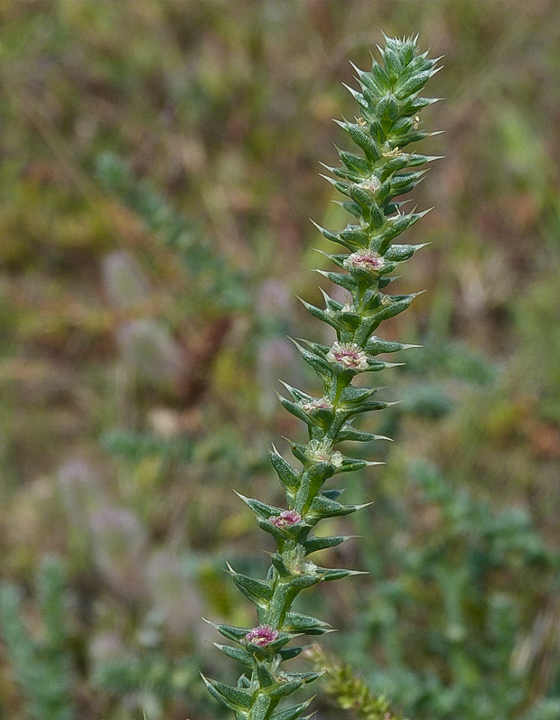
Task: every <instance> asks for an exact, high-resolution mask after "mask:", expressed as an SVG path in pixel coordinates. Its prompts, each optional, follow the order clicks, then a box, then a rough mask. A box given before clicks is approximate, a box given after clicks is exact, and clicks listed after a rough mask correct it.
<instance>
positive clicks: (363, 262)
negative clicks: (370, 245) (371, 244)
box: [344, 249, 385, 275]
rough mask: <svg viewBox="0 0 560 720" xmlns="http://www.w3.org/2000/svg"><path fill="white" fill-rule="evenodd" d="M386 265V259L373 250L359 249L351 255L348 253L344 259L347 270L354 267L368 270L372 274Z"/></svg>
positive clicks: (375, 273)
mask: <svg viewBox="0 0 560 720" xmlns="http://www.w3.org/2000/svg"><path fill="white" fill-rule="evenodd" d="M384 266H385V260H384V259H383V258H382V257H381V256H380V255H378V254H377V253H376V252H373V250H366V249H364V250H357V251H356V252H353V253H352V254H351V255H348V257H347V258H346V260H345V261H344V267H345V268H346V269H347V270H351V269H352V268H358V269H360V270H366V271H367V272H369V273H371V274H372V275H377V273H378V272H379V271H380V270H381V269H382V268H383V267H384Z"/></svg>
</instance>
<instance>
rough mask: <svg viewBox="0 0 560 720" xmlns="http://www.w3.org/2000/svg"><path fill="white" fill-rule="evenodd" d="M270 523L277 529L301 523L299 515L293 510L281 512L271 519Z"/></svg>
mask: <svg viewBox="0 0 560 720" xmlns="http://www.w3.org/2000/svg"><path fill="white" fill-rule="evenodd" d="M270 522H271V523H272V525H275V526H276V527H277V528H285V527H290V525H295V524H296V523H298V522H301V515H300V514H299V513H298V512H296V511H295V510H283V511H282V512H281V513H280V515H274V516H273V517H271V518H270Z"/></svg>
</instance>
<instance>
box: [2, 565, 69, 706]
mask: <svg viewBox="0 0 560 720" xmlns="http://www.w3.org/2000/svg"><path fill="white" fill-rule="evenodd" d="M38 590H39V610H40V614H41V618H42V621H43V633H42V637H41V638H40V639H34V638H33V637H32V636H31V635H30V633H29V631H28V629H27V627H26V624H25V623H24V621H23V619H22V608H21V604H22V603H21V596H20V593H19V591H18V589H17V588H16V587H15V586H14V585H11V584H9V583H2V585H0V629H1V631H2V636H3V638H4V640H5V642H6V647H7V650H8V654H9V657H10V659H11V661H12V664H13V666H14V669H15V673H16V676H17V679H18V681H19V683H20V685H21V687H22V689H23V692H24V694H25V696H26V699H27V704H26V710H27V712H28V716H29V718H30V720H31V719H33V720H47V718H48V720H72V718H74V717H75V716H76V714H75V709H74V701H73V697H72V687H73V683H74V680H75V677H74V672H73V668H72V655H71V652H70V649H69V631H68V625H67V622H66V620H67V617H66V606H67V602H66V601H67V599H68V598H67V593H66V589H65V587H64V571H63V567H62V564H61V562H60V561H59V560H58V559H56V558H54V557H51V558H47V559H46V560H45V562H44V563H43V565H42V567H41V570H40V573H39V576H38Z"/></svg>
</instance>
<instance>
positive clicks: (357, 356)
mask: <svg viewBox="0 0 560 720" xmlns="http://www.w3.org/2000/svg"><path fill="white" fill-rule="evenodd" d="M327 360H328V361H329V362H336V363H338V364H339V365H342V366H344V367H345V368H348V369H349V370H367V367H368V360H367V355H366V354H365V352H364V351H363V350H362V348H361V347H360V346H359V345H356V343H340V342H334V343H333V346H332V347H331V349H330V350H329V352H328V353H327Z"/></svg>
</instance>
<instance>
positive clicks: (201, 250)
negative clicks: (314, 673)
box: [0, 0, 560, 720]
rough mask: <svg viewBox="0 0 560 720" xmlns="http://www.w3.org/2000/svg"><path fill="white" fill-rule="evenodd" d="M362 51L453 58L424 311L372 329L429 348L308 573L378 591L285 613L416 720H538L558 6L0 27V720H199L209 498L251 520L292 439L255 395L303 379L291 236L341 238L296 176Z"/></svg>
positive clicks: (122, 18) (326, 139)
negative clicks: (332, 536)
mask: <svg viewBox="0 0 560 720" xmlns="http://www.w3.org/2000/svg"><path fill="white" fill-rule="evenodd" d="M380 30H383V31H384V32H385V33H387V34H388V35H391V34H394V35H410V34H413V33H416V32H418V33H420V43H421V45H422V46H423V47H426V48H427V47H429V46H431V47H432V52H433V53H434V54H435V55H440V54H443V55H445V61H444V63H445V68H444V70H443V71H442V72H441V73H439V74H438V75H437V76H436V77H435V78H434V80H433V81H432V87H431V92H432V94H434V95H437V96H441V97H443V98H445V101H444V102H442V103H438V104H436V105H435V106H434V107H433V108H432V109H430V110H429V111H428V117H427V119H426V125H427V127H429V129H432V128H434V129H443V130H445V134H444V135H442V136H438V137H437V138H433V139H431V140H429V141H425V144H424V147H423V152H426V153H433V154H445V155H446V159H444V160H442V161H440V162H439V163H437V165H435V166H434V168H433V169H432V171H431V172H430V174H429V176H428V178H427V180H426V182H425V183H424V184H423V185H422V186H420V188H419V189H418V191H417V192H416V193H415V201H416V202H418V203H419V206H420V208H425V207H430V206H435V210H434V211H433V212H432V213H430V214H429V215H428V216H427V217H426V218H425V219H423V220H422V222H421V223H419V224H418V225H416V226H415V227H414V229H413V230H410V231H409V232H410V234H409V236H408V237H409V240H408V241H414V240H415V239H416V240H417V241H422V242H425V241H429V242H431V243H432V244H431V245H430V247H428V248H426V249H425V250H423V251H422V252H421V253H419V254H418V255H417V256H416V257H415V259H414V262H413V263H410V265H409V266H408V267H407V274H406V277H404V278H403V279H402V280H400V281H399V285H400V286H401V287H402V288H403V291H415V290H417V289H424V288H425V289H426V290H427V292H426V293H425V294H424V295H422V297H421V298H419V300H417V301H416V303H415V304H414V305H413V307H412V308H411V310H410V311H409V312H407V313H406V314H404V315H403V316H399V318H397V319H395V320H393V321H391V323H388V325H389V328H388V329H387V330H386V332H390V334H391V335H393V336H394V337H397V336H398V337H399V339H401V340H403V341H405V342H418V343H421V344H422V345H423V346H424V349H423V350H415V351H410V353H409V354H408V356H407V357H406V360H407V362H408V364H407V366H406V367H404V368H401V369H395V370H392V371H390V374H389V375H387V377H386V378H384V380H383V382H384V383H386V384H387V385H388V386H389V388H388V390H387V391H385V392H386V395H387V397H390V398H391V399H395V398H400V399H403V400H404V402H403V403H402V404H401V405H399V406H396V407H395V408H394V409H393V410H392V411H391V412H389V411H387V412H386V413H385V416H384V417H381V418H380V419H379V420H377V418H376V419H375V422H376V423H381V425H379V424H377V425H376V426H375V429H376V431H380V432H383V433H387V434H389V435H391V436H392V437H394V439H395V441H396V442H395V443H393V444H391V447H390V448H387V449H386V450H385V451H384V452H385V456H384V457H383V458H379V459H384V460H387V463H388V464H387V467H386V468H385V469H381V470H379V469H376V470H374V471H371V470H370V471H368V473H367V474H365V475H364V476H363V477H361V478H357V479H356V481H353V482H351V483H350V484H349V487H348V489H347V491H346V494H347V495H348V496H349V497H348V499H349V500H350V501H352V500H356V501H367V500H371V499H374V500H375V504H374V506H372V508H371V509H370V510H369V511H367V512H369V514H367V513H366V512H365V513H364V514H363V517H362V518H358V516H356V518H357V520H356V522H357V523H358V526H359V530H358V531H359V532H360V534H361V535H363V536H364V537H363V540H361V541H359V542H356V543H354V544H352V545H350V546H349V548H348V549H346V547H345V549H344V550H333V551H329V552H330V557H328V558H326V561H327V562H332V563H333V564H334V565H337V564H338V563H337V561H336V556H337V553H338V552H344V553H346V556H345V559H344V563H345V564H348V565H350V566H353V567H357V568H363V567H366V568H368V569H369V570H370V573H371V576H370V577H368V578H366V579H361V580H357V581H356V580H355V581H353V582H352V583H349V584H347V585H346V586H345V589H344V592H343V593H342V594H340V593H339V591H338V588H336V587H334V588H330V587H329V588H326V589H325V590H323V589H321V590H320V591H319V592H318V593H317V596H316V597H315V598H314V599H313V600H310V601H309V602H310V603H324V604H325V605H326V606H327V607H326V608H325V613H324V614H325V616H329V617H332V618H333V624H334V625H335V626H337V627H339V628H341V632H340V633H338V634H337V636H334V635H333V636H329V641H330V643H329V645H330V647H331V648H333V649H335V650H337V651H338V652H339V653H340V654H341V655H342V656H343V657H344V658H345V659H347V660H348V661H351V662H352V663H353V664H354V665H355V666H356V667H357V668H359V669H362V671H363V672H364V675H365V676H366V679H367V680H368V681H370V682H371V683H372V685H373V687H374V689H375V690H376V691H377V692H384V693H386V694H388V695H389V697H391V698H392V699H394V700H395V702H396V704H397V706H402V707H403V708H404V709H405V711H406V713H407V714H408V715H409V716H410V717H411V720H415V719H418V720H420V719H424V718H425V719H426V720H428V718H430V720H456V718H457V717H461V718H465V719H469V720H470V718H473V720H475V718H476V720H479V719H480V718H486V717H488V718H490V717H491V718H492V720H502V719H503V720H513V719H514V718H523V719H524V720H548V719H549V718H550V720H555V719H556V718H557V717H558V716H559V713H560V710H559V708H558V703H559V697H560V673H559V670H558V667H559V657H560V652H559V646H560V643H559V638H558V630H557V628H558V627H559V624H560V623H559V620H560V606H559V604H558V551H559V550H560V536H559V534H558V517H559V516H560V370H559V368H560V291H559V288H560V284H559V282H558V278H559V274H560V201H559V190H560V177H559V170H558V167H560V140H559V136H558V132H557V127H558V123H559V122H560V115H559V108H560V83H559V82H558V78H559V77H560V52H559V50H558V48H559V47H560V5H559V4H558V3H557V2H554V0H532V2H530V3H528V2H524V1H523V0H508V1H507V2H506V1H505V0H504V1H501V0H463V1H462V2H459V1H458V0H433V1H432V2H424V3H420V2H417V1H415V0H398V1H397V2H387V1H386V0H258V1H257V0H136V1H135V2H134V3H116V2H114V1H113V0H26V2H21V1H20V0H3V1H1V2H0V85H1V89H2V92H1V94H0V123H1V126H2V132H1V133H0V287H1V290H2V292H1V293H0V332H1V336H2V339H3V342H2V344H1V346H0V419H1V428H2V432H1V434H0V458H1V462H0V468H1V480H0V578H1V580H2V588H3V589H2V598H3V600H2V604H3V608H4V609H3V611H2V616H3V618H4V624H6V622H7V623H8V625H9V626H10V627H9V629H8V630H5V631H4V632H3V633H2V637H3V638H4V640H5V645H3V644H0V715H2V716H4V715H5V716H6V717H10V719H11V720H24V719H25V720H27V718H32V717H33V718H34V717H37V718H38V720H54V718H55V717H65V718H66V717H76V718H78V717H79V718H80V720H82V719H84V720H89V719H90V718H91V720H94V719H95V720H98V719H99V718H105V720H129V719H132V718H139V717H142V712H145V714H146V718H148V720H152V719H153V720H156V719H158V720H179V718H181V719H184V718H185V717H188V716H190V717H212V716H219V715H220V713H221V712H222V711H221V710H220V709H219V708H217V707H215V705H214V704H213V703H212V702H211V700H210V699H207V698H206V696H205V691H204V688H201V687H200V682H199V681H198V679H197V671H198V669H199V668H203V669H205V672H206V671H207V672H208V674H209V675H212V676H218V677H227V676H228V673H230V674H231V675H232V677H233V670H232V669H231V668H229V667H228V666H227V664H226V666H225V667H222V666H221V662H222V661H221V659H220V658H219V657H215V655H217V654H218V653H214V652H212V649H211V642H212V641H213V640H215V638H214V637H213V635H212V633H211V631H209V630H207V628H206V626H203V627H201V622H200V619H199V618H200V616H201V615H205V616H209V617H211V618H212V619H226V620H227V621H228V622H233V623H239V624H243V623H246V622H250V617H251V616H250V615H249V613H250V609H249V608H248V607H247V606H245V605H244V604H240V603H239V599H238V597H237V595H236V593H235V591H234V589H233V588H231V587H230V586H229V584H228V582H227V578H226V576H225V574H224V573H223V572H222V568H223V567H224V560H225V559H226V558H227V559H229V560H230V561H233V560H235V562H236V569H239V570H240V571H241V570H243V567H246V568H252V569H253V570H254V571H255V572H258V569H259V568H260V567H261V566H262V567H263V568H264V566H265V561H264V558H263V557H262V553H261V552H260V551H256V550H255V532H256V528H255V526H254V525H253V523H252V519H251V517H249V515H250V514H249V513H248V512H246V511H245V510H244V508H243V507H242V506H241V505H242V504H241V503H239V502H237V501H236V500H235V496H233V494H232V491H231V489H232V487H235V488H237V489H238V490H240V491H241V492H243V493H244V494H248V495H251V494H254V495H257V496H259V497H261V498H262V499H264V500H268V501H272V502H273V501H274V500H275V492H276V491H275V488H274V485H273V484H272V481H271V478H272V475H271V473H270V471H269V466H268V460H267V449H268V447H269V445H270V442H271V441H275V442H279V438H280V437H281V436H283V435H290V436H292V437H296V436H297V433H298V432H301V429H298V427H297V424H296V425H294V424H293V423H292V419H291V418H289V417H285V413H283V411H282V409H281V407H280V406H279V404H278V403H277V402H276V401H275V398H274V390H275V389H278V386H277V385H276V380H277V378H278V377H282V378H283V379H285V380H286V381H288V382H290V383H292V384H298V383H302V384H305V383H310V384H311V383H312V382H313V379H312V377H311V375H307V374H305V368H303V367H301V363H299V362H296V358H295V355H294V352H293V350H292V348H291V346H290V344H289V343H288V342H287V341H286V340H285V336H286V335H287V334H290V335H292V336H306V337H310V338H313V339H319V338H317V337H316V334H317V327H316V325H315V323H314V321H313V320H312V319H311V318H308V317H306V314H305V312H304V311H303V310H302V309H301V308H300V307H299V306H298V305H297V303H296V302H295V301H294V300H293V297H294V295H295V294H296V293H297V294H299V295H300V296H302V297H303V298H304V299H306V300H309V301H310V302H314V301H316V300H318V299H319V292H318V290H317V283H318V276H316V275H312V274H311V273H310V270H311V269H312V268H314V267H317V265H318V264H320V263H321V257H320V256H319V255H318V254H317V253H316V252H313V251H312V248H322V249H325V250H326V249H327V242H326V241H325V240H324V239H322V238H321V237H320V236H319V235H318V233H317V232H316V231H315V230H314V228H313V227H312V226H311V224H310V223H309V220H308V218H309V216H313V218H314V219H315V220H317V221H318V222H320V223H321V224H322V225H325V226H333V225H335V224H336V223H341V222H342V216H341V211H340V209H339V207H338V206H337V205H335V204H332V203H331V200H332V199H334V196H333V194H332V192H331V187H330V186H329V185H328V183H325V182H324V181H323V180H321V178H320V177H319V175H318V172H319V170H320V167H319V162H320V161H322V162H326V163H332V162H333V161H334V159H335V150H334V149H333V147H332V144H333V142H336V143H337V144H341V143H343V140H344V139H343V138H341V136H340V131H339V129H338V128H337V126H336V125H335V124H334V123H333V122H332V118H333V117H341V116H344V115H347V116H351V115H352V114H353V113H354V112H355V108H354V103H353V100H352V98H351V97H350V95H349V94H348V93H347V92H346V91H345V90H344V88H343V87H342V85H341V83H342V82H346V83H348V84H350V85H352V83H353V80H352V76H353V71H352V69H351V67H350V65H349V60H352V61H353V62H354V63H356V64H357V65H358V66H360V65H361V66H367V65H368V63H369V52H370V50H371V49H372V48H374V47H375V44H376V43H378V42H380ZM370 422H371V423H373V422H374V421H373V420H372V421H370ZM376 451H377V450H376ZM365 452H366V454H367V453H368V452H370V451H369V449H368V448H366V450H365ZM371 452H373V451H371ZM340 526H341V527H340V531H341V532H343V531H344V532H350V533H351V532H352V529H353V528H354V529H355V525H354V524H351V523H349V522H347V521H345V520H341V521H340ZM265 545H266V541H263V545H262V547H263V548H264V547H265ZM259 546H260V542H259ZM46 554H49V555H51V554H56V555H57V556H58V557H59V558H60V559H59V560H58V561H53V560H52V559H51V560H47V562H46V564H44V563H45V555H46ZM348 555H349V556H350V557H347V556H348ZM57 563H58V564H57ZM63 567H64V568H65V572H64V573H63V572H62V568H63ZM36 576H38V577H39V586H40V588H41V587H46V588H47V589H49V588H50V591H51V594H50V595H49V593H48V592H47V593H46V594H45V592H44V591H41V590H39V591H38V592H36V589H35V582H34V578H35V577H36ZM49 578H50V579H49ZM63 578H64V579H63ZM16 588H18V589H17V590H16ZM45 597H46V598H47V599H46V600H45ZM53 598H55V599H54V600H53ZM56 598H58V600H57V599H56ZM49 603H50V605H49ZM53 603H54V604H53ZM57 603H58V605H57ZM59 606H60V607H61V606H64V617H65V620H64V621H59V620H56V623H60V624H59V626H58V631H59V632H58V634H57V635H56V637H55V638H54V639H53V637H51V635H52V633H51V635H49V633H50V630H49V627H50V628H51V629H52V627H54V625H53V622H54V620H53V617H54V616H55V615H56V612H61V610H60V607H59ZM49 607H50V610H49ZM57 608H58V609H57ZM49 613H50V615H49ZM53 613H54V615H53ZM313 614H315V612H314V613H313ZM9 618H12V619H11V620H10V619H9ZM15 618H19V620H17V619H15ZM49 618H50V620H49ZM49 622H50V623H51V624H50V625H49ZM22 623H24V624H22ZM56 623H55V625H56ZM63 627H64V631H63V630H62V628H63ZM45 628H46V629H45ZM465 632H467V634H468V637H465ZM18 637H19V638H20V640H19V641H18V640H17V638H18ZM53 643H54V645H53ZM59 645H64V651H63V652H62V651H61V650H60V653H59ZM55 646H56V649H57V650H56V653H59V654H58V655H57V654H56V653H55V655H56V657H53V652H52V648H53V647H55ZM14 647H19V648H20V649H21V655H20V656H19V659H18V657H15V656H14ZM22 663H23V665H22ZM22 667H24V670H23V674H22ZM25 668H27V671H29V670H32V669H33V668H38V669H37V673H35V674H33V673H32V672H31V674H29V672H28V673H27V675H26V670H25ZM61 668H62V669H61ZM64 668H71V669H68V670H65V669H64ZM61 675H63V676H64V677H61ZM45 677H46V678H47V680H45ZM49 678H50V680H49ZM51 681H52V690H53V693H52V694H51V695H50V696H49V695H48V694H47V696H43V695H41V692H42V691H41V687H43V685H44V683H45V682H46V684H47V685H49V683H50V682H51ZM55 681H56V682H55ZM70 681H71V682H70ZM57 683H58V684H57ZM41 684H43V685H41ZM69 684H71V692H70V697H67V696H68V690H67V687H68V686H69ZM37 688H39V689H38V690H37ZM57 693H58V694H57ZM65 695H66V696H65ZM42 697H47V700H45V702H46V703H47V705H45V704H44V703H43V705H41V702H42V700H41V698H42ZM49 698H50V699H49ZM61 698H62V699H61ZM49 703H51V705H50V706H49ZM46 706H49V707H51V710H41V709H39V710H37V708H41V707H46ZM52 708H54V709H52ZM49 712H50V713H51V714H50V715H49V714H48V713H49ZM322 712H324V713H325V714H326V713H327V712H332V713H333V715H332V716H333V717H336V716H337V715H336V712H339V711H336V712H335V711H332V710H327V708H326V706H325V708H324V709H322ZM56 713H58V714H56Z"/></svg>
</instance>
